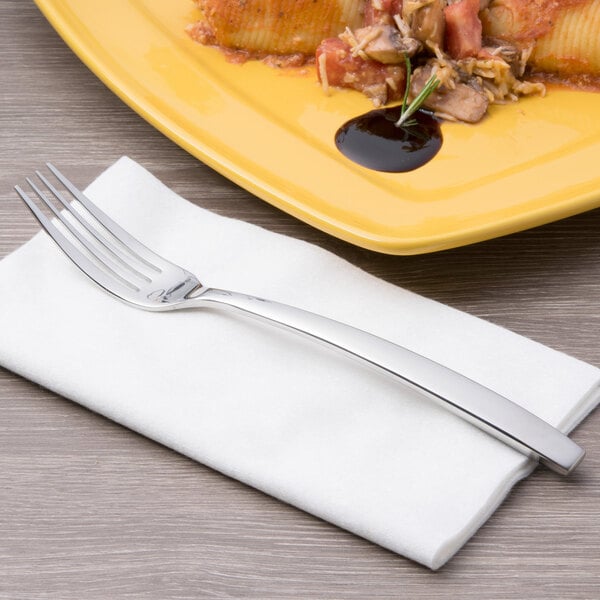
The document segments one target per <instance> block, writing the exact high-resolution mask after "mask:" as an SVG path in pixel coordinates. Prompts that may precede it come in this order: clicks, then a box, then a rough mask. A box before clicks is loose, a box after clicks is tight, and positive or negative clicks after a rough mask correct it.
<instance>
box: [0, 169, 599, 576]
mask: <svg viewBox="0 0 600 600" xmlns="http://www.w3.org/2000/svg"><path fill="white" fill-rule="evenodd" d="M87 192H88V194H89V196H90V197H91V198H92V199H93V200H94V201H96V202H97V203H98V204H99V205H100V206H101V207H103V208H104V209H105V210H107V211H108V212H109V213H110V214H111V215H112V216H113V217H114V218H115V219H116V220H117V221H119V222H121V224H122V225H124V226H125V228H127V229H129V230H130V231H132V233H133V234H134V235H135V236H137V237H139V238H140V239H141V240H142V241H144V242H145V243H146V244H147V245H148V246H150V247H151V248H153V249H155V250H157V251H158V252H159V253H162V254H164V255H165V256H166V257H168V258H170V259H171V260H173V261H174V262H177V263H179V264H181V265H183V266H185V267H186V268H187V269H188V270H190V271H192V272H194V273H196V274H197V275H198V277H199V278H200V280H201V281H202V282H204V283H206V284H208V285H210V286H215V287H221V288H229V289H233V290H236V291H243V292H247V293H250V294H254V295H258V296H263V297H267V298H271V299H274V300H279V301H282V302H286V303H291V304H295V305H297V306H300V307H303V308H306V309H309V310H313V311H317V312H321V313H323V314H325V315H329V316H331V317H334V318H336V319H338V320H341V321H345V322H347V323H350V324H353V325H355V326H357V327H360V328H363V329H367V330H369V331H371V332H373V333H375V334H378V335H381V336H383V337H387V338H389V339H391V340H393V341H395V342H397V343H400V344H403V345H405V346H408V347H409V348H411V349H413V350H415V351H417V352H419V353H421V354H424V355H426V356H428V357H430V358H432V359H434V360H437V361H439V362H442V363H444V364H446V365H448V366H449V367H451V368H453V369H455V370H458V371H460V372H462V373H464V374H465V375H467V376H469V377H471V378H473V379H475V380H478V381H480V382H481V383H483V384H485V385H487V386H488V387H490V388H492V389H494V390H496V391H498V392H499V393H501V394H503V395H505V396H507V397H509V398H510V399H512V400H513V401H515V402H518V403H520V404H522V405H523V406H525V407H526V408H528V409H529V410H531V411H532V412H534V413H536V414H538V415H539V416H540V417H542V418H544V419H546V420H547V421H549V422H550V423H552V424H553V425H556V426H559V427H560V428H561V429H562V430H564V431H568V430H570V429H571V428H572V427H574V426H575V425H576V424H577V423H578V422H579V421H580V420H581V419H582V418H583V417H584V416H585V415H586V414H587V413H588V412H589V411H590V410H591V409H592V408H593V407H594V406H595V405H596V404H597V402H598V382H599V380H600V377H599V376H600V371H599V370H598V369H596V368H594V367H592V366H590V365H588V364H585V363H582V362H580V361H577V360H575V359H573V358H570V357H568V356H565V355H563V354H561V353H558V352H556V351H554V350H551V349H549V348H547V347H545V346H542V345H540V344H537V343H535V342H532V341H531V340H528V339H525V338H523V337H520V336H518V335H516V334H514V333H511V332H509V331H506V330H504V329H502V328H499V327H497V326H494V325H491V324H490V323H487V322H485V321H482V320H480V319H477V318H474V317H472V316H469V315H467V314H464V313H461V312H459V311H456V310H453V309H451V308H449V307H447V306H443V305H440V304H438V303H436V302H432V301H431V300H427V299H425V298H422V297H420V296H417V295H415V294H413V293H410V292H408V291H406V290H403V289H399V288H397V287H395V286H393V285H390V284H388V283H386V282H383V281H381V280H378V279H377V278H375V277H372V276H370V275H368V274H366V273H364V272H362V271H360V270H359V269H357V268H356V267H354V266H352V265H350V264H348V263H347V262H345V261H343V260H341V259H339V258H337V257H336V256H334V255H332V254H330V253H328V252H326V251H324V250H321V249H319V248H317V247H314V246H312V245H310V244H307V243H304V242H301V241H298V240H294V239H289V238H287V237H284V236H281V235H277V234H274V233H271V232H268V231H265V230H263V229H261V228H258V227H255V226H252V225H249V224H247V223H243V222H240V221H236V220H232V219H226V218H223V217H220V216H216V215H215V214H212V213H210V212H208V211H206V210H202V209H200V208H198V207H196V206H194V205H192V204H190V203H188V202H186V201H185V200H183V199H182V198H180V197H179V196H177V195H176V194H174V193H173V192H172V191H170V190H169V189H167V188H166V187H164V186H163V185H162V184H161V183H160V182H159V181H158V180H156V179H155V178H154V177H153V176H152V175H150V174H149V173H148V172H147V171H145V170H144V169H143V168H142V167H140V166H139V165H137V164H136V163H135V162H133V161H131V160H130V159H128V158H122V159H120V160H119V161H118V162H117V163H116V164H115V165H113V166H112V167H110V168H109V169H108V170H107V171H106V172H105V173H103V174H102V175H101V176H100V177H99V178H98V179H97V180H96V181H95V182H94V183H92V184H91V185H90V186H89V188H88V190H87ZM23 210H25V208H23ZM399 260H401V259H399ZM0 364H2V365H3V366H5V367H6V368H8V369H11V370H13V371H15V372H16V373H19V374H21V375H23V376H25V377H28V378H30V379H31V380H33V381H35V382H37V383H39V384H41V385H43V386H45V387H47V388H49V389H52V390H54V391H55V392H57V393H59V394H61V395H63V396H65V397H67V398H70V399H72V400H75V401H76V402H79V403H80V404H82V405H84V406H86V407H88V408H90V409H92V410H94V411H97V412H98V413H101V414H103V415H106V416H107V417H109V418H111V419H114V420H115V421H117V422H119V423H122V424H123V425H125V426H127V427H130V428H131V429H133V430H135V431H138V432H140V433H142V434H144V435H146V436H148V437H150V438H153V439H155V440H157V441H158V442H161V443H162V444H165V445H167V446H170V447H171V448H174V449H175V450H177V451H179V452H181V453H183V454H186V455H187V456H190V457H192V458H194V459H196V460H198V461H200V462H202V463H204V464H206V465H209V466H210V467H212V468H214V469H217V470H219V471H221V472H223V473H225V474H227V475H229V476H231V477H235V478H237V479H239V480H241V481H243V482H245V483H247V484H249V485H251V486H254V487H256V488H259V489H261V490H263V491H265V492H266V493H268V494H271V495H273V496H275V497H277V498H280V499H281V500H284V501H286V502H288V503H290V504H293V505H295V506H297V507H299V508H301V509H303V510H305V511H308V512H310V513H312V514H314V515H317V516H319V517H321V518H323V519H326V520H327V521H330V522H331V523H335V524H337V525H339V526H340V527H343V528H345V529H347V530H349V531H352V532H354V533H356V534H358V535H360V536H363V537H365V538H367V539H369V540H372V541H373V542H375V543H377V544H380V545H382V546H384V547H386V548H389V549H391V550H393V551H395V552H398V553H400V554H402V555H405V556H407V557H410V558H412V559H414V560H416V561H419V562H421V563H423V564H425V565H427V566H429V567H431V568H433V569H436V568H438V567H440V566H441V565H442V564H444V562H445V561H447V560H448V559H449V558H450V557H451V556H452V555H453V554H454V553H455V552H456V551H457V550H458V549H459V548H460V547H461V545H462V544H464V543H465V541H466V540H467V539H468V538H469V537H470V536H471V535H472V534H473V533H474V532H475V531H476V530H477V528H478V527H479V526H480V525H481V524H482V523H484V522H485V520H486V519H487V518H488V517H489V515H490V514H491V513H492V512H493V511H494V510H495V508H496V507H497V506H498V504H499V503H500V502H501V501H502V499H503V498H504V497H505V495H506V494H507V493H508V491H509V490H510V488H511V486H512V485H513V484H514V483H515V482H516V481H518V480H519V479H521V478H522V477H524V476H526V475H527V474H528V473H530V472H531V470H532V469H533V467H534V465H532V463H531V462H530V461H527V460H526V459H524V458H523V457H522V456H521V455H520V454H518V453H517V452H515V451H514V450H511V449H510V448H508V447H507V446H505V445H504V444H502V443H500V442H498V441H496V440H494V439H492V438H491V437H489V436H488V435H486V434H484V433H482V432H480V431H479V430H477V429H476V428H474V427H473V426H471V425H469V424H467V423H465V422H463V421H462V420H460V419H459V418H457V417H455V416H453V415H451V414H449V413H448V412H446V411H445V410H443V409H441V408H439V407H438V406H436V405H434V404H433V403H432V402H431V401H429V400H427V399H424V398H422V397H420V396H419V395H418V394H417V393H415V392H412V391H409V390H407V389H404V388H403V387H402V386H401V385H400V384H398V383H397V382H395V381H392V380H391V378H390V377H388V376H386V375H383V374H380V373H377V372H375V371H373V370H372V369H370V368H367V367H363V366H362V365H361V364H360V363H357V362H356V361H354V360H350V359H347V358H346V357H344V356H343V355H341V354H339V353H337V352H334V351H331V350H329V349H327V348H326V347H323V346H321V345H318V344H315V343H313V342H311V341H309V340H306V339H302V338H300V337H299V336H296V335H293V334H290V333H286V332H284V331H282V330H280V329H278V328H274V327H270V326H268V325H265V324H260V323H258V322H256V321H254V320H251V319H247V318H245V317H243V316H236V315H233V314H232V313H221V312H218V311H213V310H202V311H200V310H196V311H189V312H174V313H147V312H143V311H140V310H136V309H133V308H130V307H128V306H126V305H124V304H122V303H120V302H117V301H115V300H114V299H112V298H110V297H109V296H108V295H106V294H104V293H102V292H101V291H100V290H99V289H98V288H97V287H96V286H95V285H93V284H92V283H90V281H89V280H88V279H87V278H86V277H84V276H83V275H82V274H81V273H80V272H79V271H78V270H77V268H76V267H75V266H74V265H72V264H71V263H70V261H68V260H67V259H66V258H65V257H64V256H63V255H62V253H61V252H60V251H59V250H58V249H57V248H56V247H55V245H54V243H53V242H52V241H51V240H50V239H49V238H48V237H47V236H46V235H45V234H43V233H40V234H38V235H36V236H35V237H34V238H33V239H32V240H31V241H29V242H28V243H26V244H25V245H24V246H23V247H21V248H19V249H18V250H16V251H15V252H14V253H13V254H11V255H9V256H8V257H6V258H5V259H4V260H3V261H1V262H0Z"/></svg>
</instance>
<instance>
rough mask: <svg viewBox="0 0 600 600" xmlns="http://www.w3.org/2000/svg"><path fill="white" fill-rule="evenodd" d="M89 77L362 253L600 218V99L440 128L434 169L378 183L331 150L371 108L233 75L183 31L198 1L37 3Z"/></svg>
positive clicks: (266, 71) (272, 75)
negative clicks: (338, 135)
mask: <svg viewBox="0 0 600 600" xmlns="http://www.w3.org/2000/svg"><path fill="white" fill-rule="evenodd" d="M36 1H37V4H38V6H39V7H40V9H41V10H42V11H43V12H44V14H45V15H46V17H47V18H48V19H49V21H50V22H51V23H52V25H53V26H54V27H55V29H56V30H57V31H58V32H59V34H60V35H61V36H62V37H63V39H64V40H65V41H66V42H67V43H68V44H69V46H70V47H71V48H72V49H73V50H74V52H75V53H76V54H77V55H78V56H79V57H80V58H81V59H82V60H83V61H84V63H85V64H87V65H88V67H89V68H90V69H92V71H93V72H94V73H96V75H97V76H98V77H100V79H102V80H103V81H104V82H105V83H106V85H108V86H109V87H110V88H111V89H112V90H113V91H114V92H115V93H117V94H118V95H119V96H120V97H121V98H122V99H123V100H124V101H125V102H126V103H127V104H129V105H130V106H131V107H132V108H133V109H134V110H136V111H137V112H138V113H139V114H140V115H142V116H143V117H144V118H145V119H147V120H148V121H149V122H150V123H152V124H153V125H154V126H156V127H157V128H158V129H159V130H160V131H162V132H163V133H164V134H165V135H167V136H168V137H169V138H171V139H172V140H173V141H175V142H176V143H177V144H179V145H181V146H182V147H183V148H185V149H186V150H187V151H189V152H190V153H192V154H193V155H194V156H196V157H197V158H199V159H200V160H202V161H204V162H205V163H207V164H208V165H210V166H211V167H213V168H214V169H216V170H217V171H219V172H220V173H222V174H224V175H225V176H227V177H228V178H230V179H231V180H233V181H235V182H236V183H238V184H239V185H241V186H243V187H244V188H246V189H248V190H249V191H251V192H252V193H254V194H256V195H257V196H259V197H260V198H262V199H264V200H266V201H267V202H270V203H272V204H274V205H275V206H277V207H279V208H281V209H282V210H284V211H286V212H288V213H290V214H292V215H294V216H295V217H297V218H299V219H302V220H303V221H306V222H307V223H310V224H311V225H313V226H315V227H318V228H319V229H322V230H323V231H326V232H328V233H330V234H332V235H335V236H338V237H340V238H342V239H344V240H347V241H349V242H351V243H354V244H357V245H359V246H362V247H365V248H369V249H372V250H376V251H379V252H386V253H390V254H416V253H421V252H431V251H435V250H441V249H444V248H451V247H455V246H460V245H463V244H469V243H472V242H477V241H481V240H484V239H489V238H492V237H496V236H499V235H504V234H507V233H511V232H514V231H518V230H522V229H525V228H528V227H532V226H534V225H540V224H542V223H546V222H549V221H552V220H555V219H559V218H562V217H565V216H568V215H572V214H575V213H578V212H581V211H584V210H588V209H591V208H594V207H596V206H599V205H600V168H599V158H600V94H594V93H584V92H574V91H565V90H554V89H553V90H551V91H550V93H549V94H548V96H547V97H546V98H529V99H525V100H522V101H521V102H519V103H516V104H514V105H509V106H502V107H493V110H492V114H491V115H490V116H489V118H487V119H486V120H485V121H484V122H483V123H480V124H478V125H473V126H469V125H458V124H450V123H447V124H444V125H443V127H442V131H443V136H444V144H443V147H442V149H441V151H440V153H439V154H438V155H437V156H436V157H435V158H434V159H433V160H432V161H431V162H430V163H429V164H427V165H426V166H424V167H422V168H421V169H418V170H416V171H413V172H411V173H404V174H386V173H378V172H375V171H370V170H368V169H365V168H363V167H360V166H358V165H356V164H354V163H352V162H350V161H349V160H348V159H346V158H345V157H343V156H342V155H341V154H339V153H338V151H337V150H336V148H335V145H334V142H333V139H334V134H335V132H336V130H337V128H338V127H339V126H340V125H341V124H343V123H344V122H345V121H346V120H347V119H349V118H351V117H354V116H357V115H359V114H361V113H364V112H366V111H368V110H370V109H371V108H372V106H371V105H370V103H369V101H368V100H366V99H365V98H363V97H362V96H361V95H360V94H358V93H356V92H352V91H337V92H334V93H333V94H332V95H330V96H325V95H324V94H323V92H322V90H321V88H320V86H319V85H318V84H317V82H316V76H315V73H314V70H313V69H312V68H309V69H307V72H306V73H305V74H304V75H300V74H289V73H284V72H282V71H279V70H276V69H273V68H270V67H267V66H265V65H263V64H262V63H259V62H248V63H246V64H244V65H236V64H230V63H228V62H227V61H226V60H225V59H224V58H223V56H222V54H221V53H220V52H218V51H216V50H214V49H212V48H206V47H203V46H200V45H198V44H195V43H194V42H192V41H191V40H189V39H188V37H187V35H186V34H185V33H184V27H185V26H186V25H187V24H188V23H190V22H193V21H195V20H197V18H198V13H197V10H196V8H195V6H194V4H193V3H192V2H191V0H166V1H165V0H102V1H101V2H100V1H99V0H36Z"/></svg>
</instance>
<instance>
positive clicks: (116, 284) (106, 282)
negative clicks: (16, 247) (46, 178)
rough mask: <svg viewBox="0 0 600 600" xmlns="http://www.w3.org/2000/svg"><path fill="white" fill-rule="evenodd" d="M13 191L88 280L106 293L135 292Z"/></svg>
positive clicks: (29, 199) (25, 195)
mask: <svg viewBox="0 0 600 600" xmlns="http://www.w3.org/2000/svg"><path fill="white" fill-rule="evenodd" d="M15 191H16V192H17V194H19V196H20V197H21V200H23V202H25V204H26V205H27V207H28V208H29V210H30V211H31V212H32V213H33V216H34V217H35V218H36V219H37V220H38V222H39V223H40V225H41V226H42V227H43V228H44V230H45V231H46V233H48V235H49V236H50V237H51V238H52V239H53V240H54V241H55V242H56V243H57V244H58V246H60V248H61V249H62V250H63V252H64V253H65V254H66V255H67V256H68V257H69V258H70V259H71V260H72V261H73V262H74V263H75V265H76V266H77V267H79V268H80V269H81V270H82V271H83V272H84V273H85V274H86V275H87V276H88V277H90V279H92V280H93V281H95V282H96V283H97V284H98V285H100V286H101V287H103V288H104V289H105V290H106V291H108V292H110V293H112V294H116V295H118V294H120V295H124V296H125V297H126V296H127V294H128V292H131V290H133V291H137V288H136V287H135V286H134V285H132V284H130V283H128V282H126V281H125V280H122V281H123V283H121V281H118V280H116V279H114V278H113V277H111V276H110V275H108V274H107V273H105V272H104V271H102V270H101V269H99V268H98V267H97V266H96V265H95V264H94V263H93V262H92V261H91V260H89V259H88V258H87V256H85V255H84V254H83V253H82V252H80V251H79V250H78V249H77V248H76V247H75V246H74V245H73V244H72V243H71V242H70V241H69V240H68V239H67V238H66V237H65V236H64V235H63V234H62V233H61V232H60V231H59V230H58V228H57V227H56V226H55V225H54V224H53V223H52V221H50V219H48V218H47V217H46V215H45V214H44V213H43V212H42V211H41V210H40V209H39V208H38V206H37V204H36V203H35V202H34V201H33V200H32V199H31V198H30V197H29V196H28V195H27V194H26V193H25V192H24V191H23V190H22V189H21V188H20V187H19V186H18V185H17V186H15Z"/></svg>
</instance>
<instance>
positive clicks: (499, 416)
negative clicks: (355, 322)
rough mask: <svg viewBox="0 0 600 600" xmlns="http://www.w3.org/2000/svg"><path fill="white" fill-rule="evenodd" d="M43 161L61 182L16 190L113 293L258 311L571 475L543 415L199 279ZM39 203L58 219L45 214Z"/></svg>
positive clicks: (382, 343)
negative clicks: (140, 238)
mask: <svg viewBox="0 0 600 600" xmlns="http://www.w3.org/2000/svg"><path fill="white" fill-rule="evenodd" d="M47 167H48V169H49V170H50V171H51V172H52V174H53V175H54V177H55V178H56V180H58V182H60V183H61V184H62V188H63V189H62V190H59V189H57V186H56V184H54V183H52V182H51V181H50V180H49V179H48V178H47V177H46V176H44V174H42V173H41V172H40V171H36V176H37V180H35V181H34V180H33V179H31V178H27V179H26V181H27V182H28V184H29V185H30V187H31V189H32V191H33V192H34V193H35V196H37V198H38V200H37V201H36V200H34V199H32V197H31V196H30V195H28V194H27V193H26V192H25V191H23V189H22V188H21V187H20V186H15V190H16V192H17V193H18V195H19V196H20V197H21V199H22V200H23V201H24V202H25V203H26V204H27V206H28V207H29V209H30V210H31V212H32V213H33V215H34V216H35V217H36V219H37V220H38V221H39V223H40V224H41V226H42V227H43V228H44V230H45V231H46V232H47V233H48V234H49V235H50V237H51V238H52V239H53V240H54V241H55V242H56V243H57V244H58V246H60V248H61V249H62V250H63V252H64V253H65V254H66V255H67V256H68V257H69V258H70V259H71V260H72V261H73V262H74V263H75V265H77V267H79V269H81V271H83V273H85V274H86V275H87V276H88V277H89V278H90V279H92V280H93V281H94V282H95V283H96V284H98V285H99V286H100V287H101V288H102V289H103V290H104V291H105V292H108V293H109V294H111V295H112V296H113V297H115V298H118V299H119V300H121V301H123V302H125V303H127V304H129V305H130V306H132V307H135V308H139V309H143V310H149V311H167V310H177V309H189V308H207V307H214V308H223V309H230V310H234V311H238V312H241V313H243V314H245V315H247V316H251V317H257V318H259V319H261V320H263V321H266V322H268V323H270V324H272V325H277V326H281V327H284V328H287V329H290V330H292V331H294V332H296V333H299V334H303V335H306V336H308V337H310V338H312V339H314V340H316V341H319V342H324V343H325V344H328V345H330V346H332V347H334V348H336V349H338V350H341V351H344V352H346V353H347V354H349V355H351V356H352V357H354V358H357V359H360V360H362V361H364V362H365V363H367V364H369V365H371V366H374V367H376V368H378V369H380V370H382V371H384V372H385V373H387V374H389V375H391V376H392V377H395V378H397V379H398V380H399V381H400V382H401V383H402V384H403V385H405V386H408V387H410V388H413V389H416V390H418V391H419V392H421V393H422V394H423V395H424V396H426V397H427V398H429V399H432V400H434V401H436V402H437V403H439V404H441V405H442V406H443V407H445V408H446V409H448V410H450V411H451V412H453V413H455V414H456V415H458V416H459V417H461V418H462V419H465V420H467V421H469V422H470V423H472V424H473V425H475V426H477V427H479V428H480V429H482V430H484V431H486V432H487V433H489V434H491V435H492V436H494V437H495V438H497V439H499V440H501V441H502V442H504V443H506V444H508V445H510V446H511V447H512V448H514V449H516V450H518V451H519V452H521V453H522V454H524V455H525V456H528V457H529V458H531V459H534V460H539V461H540V462H542V463H543V464H545V465H546V466H548V467H549V468H550V469H552V470H553V471H556V472H557V473H560V474H562V475H566V474H568V473H569V472H571V471H572V470H573V469H574V468H575V467H576V466H577V465H578V464H579V462H581V460H582V459H583V457H584V455H585V452H584V450H583V449H582V448H580V447H579V446H578V445H577V444H576V443H575V442H573V440H571V439H570V438H569V437H568V436H566V435H565V434H563V433H562V432H561V431H559V430H558V429H556V428H554V427H553V426H551V425H550V424H549V423H547V422H545V421H543V420H542V419H540V418H539V417H537V416H535V415H534V414H532V413H530V412H529V411H527V410H525V409H524V408H522V407H521V406H519V405H518V404H515V403H514V402H512V401H510V400H509V399H507V398H505V397H504V396H501V395H500V394H498V393H496V392H494V391H493V390H491V389H489V388H487V387H484V386H483V385H481V384H479V383H477V382H475V381H473V380H471V379H469V378H467V377H465V376H464V375H461V374H460V373H457V372H456V371H453V370H451V369H449V368H447V367H445V366H443V365H441V364H439V363H437V362H434V361H432V360H430V359H428V358H426V357H424V356H421V355H419V354H416V353H415V352H413V351H411V350H409V349H408V348H405V347H403V346H399V345H397V344H394V343H393V342H391V341H388V340H385V339H383V338H380V337H377V336H375V335H373V334H371V333H368V332H366V331H363V330H360V329H357V328H355V327H352V326H350V325H346V324H344V323H341V322H339V321H335V320H333V319H330V318H328V317H324V316H321V315H318V314H315V313H312V312H308V311H306V310H303V309H300V308H296V307H293V306H289V305H286V304H281V303H279V302H274V301H272V300H266V299H264V298H258V297H255V296H251V295H247V294H242V293H238V292H232V291H228V290H222V289H217V288H211V287H208V286H205V285H203V284H202V283H200V281H199V280H198V278H197V277H196V276H195V275H193V274H192V273H190V272H189V271H187V270H186V269H184V268H182V267H180V266H178V265H176V264H174V263H172V262H170V261H168V260H166V259H165V258H163V257H162V256H159V255H158V254H156V253H155V252H153V251H152V250H150V249H149V248H147V247H146V246H144V245H143V244H142V243H141V242H139V241H138V240H137V239H135V238H134V237H133V236H132V235H131V234H129V233H128V232H127V231H125V230H124V229H123V228H122V227H121V226H119V225H118V224H117V223H115V222H114V221H113V220H112V219H111V218H110V217H109V216H108V215H106V214H105V213H104V212H103V211H102V210H100V209H99V208H98V207H97V206H96V205H95V204H93V203H92V202H91V201H90V200H89V198H87V197H86V196H85V195H84V194H83V193H82V192H81V191H80V190H79V189H77V188H76V187H75V186H74V185H73V184H72V183H71V182H70V181H69V180H68V179H67V178H66V177H65V176H64V175H63V174H62V173H61V172H60V171H59V170H58V169H57V168H56V167H54V166H53V165H51V164H50V163H47ZM66 192H68V194H67V193H66ZM49 196H50V197H53V198H54V200H52V201H51V200H50V199H49ZM70 196H72V198H71V197H70ZM40 202H41V205H42V206H43V205H45V206H46V207H47V209H49V210H50V211H51V213H52V214H53V215H54V216H55V217H56V219H53V220H51V219H50V218H48V217H47V216H46V214H45V213H44V212H43V211H42V210H41V209H40V207H39V206H38V204H39V203H40ZM56 205H58V207H59V208H57V206H56ZM59 223H60V224H62V227H61V225H59ZM427 398H424V401H426V400H427Z"/></svg>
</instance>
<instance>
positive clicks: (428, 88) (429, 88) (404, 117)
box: [396, 54, 440, 127]
mask: <svg viewBox="0 0 600 600" xmlns="http://www.w3.org/2000/svg"><path fill="white" fill-rule="evenodd" d="M404 60H405V62H406V89H405V90H404V98H403V99H402V107H401V109H400V118H399V119H398V120H397V121H396V127H402V126H404V127H407V126H409V125H411V124H413V121H408V119H410V117H412V115H414V114H415V113H416V112H417V111H418V110H419V108H421V106H423V102H425V100H427V98H429V96H431V94H433V92H435V90H436V89H437V87H438V86H439V85H440V80H439V79H438V78H437V77H436V75H435V73H434V74H433V75H432V76H431V77H430V78H429V79H428V80H427V83H426V84H425V85H424V86H423V89H422V90H421V91H420V92H419V94H418V95H417V96H416V97H415V98H414V99H413V101H412V102H411V103H410V104H408V92H409V90H410V79H411V76H412V69H411V64H410V58H408V56H407V55H406V54H405V55H404ZM407 104H408V106H407Z"/></svg>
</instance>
